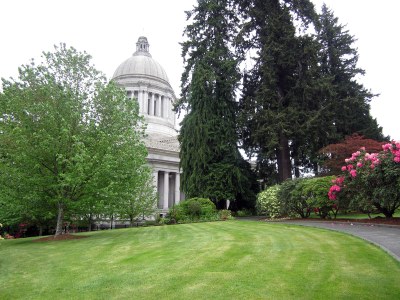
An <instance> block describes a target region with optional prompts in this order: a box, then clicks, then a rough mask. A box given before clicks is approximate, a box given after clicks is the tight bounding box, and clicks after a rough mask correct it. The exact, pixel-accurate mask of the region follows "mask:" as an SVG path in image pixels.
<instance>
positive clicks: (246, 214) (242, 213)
mask: <svg viewBox="0 0 400 300" xmlns="http://www.w3.org/2000/svg"><path fill="white" fill-rule="evenodd" d="M252 215H253V212H252V211H251V210H250V209H241V210H238V211H237V212H236V216H238V217H249V216H252Z"/></svg>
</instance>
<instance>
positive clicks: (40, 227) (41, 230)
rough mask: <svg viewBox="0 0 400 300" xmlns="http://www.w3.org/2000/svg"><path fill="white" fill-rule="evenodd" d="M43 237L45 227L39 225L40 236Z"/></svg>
mask: <svg viewBox="0 0 400 300" xmlns="http://www.w3.org/2000/svg"><path fill="white" fill-rule="evenodd" d="M42 235H43V226H42V225H39V236H42Z"/></svg>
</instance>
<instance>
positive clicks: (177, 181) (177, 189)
mask: <svg viewBox="0 0 400 300" xmlns="http://www.w3.org/2000/svg"><path fill="white" fill-rule="evenodd" d="M180 189H181V174H179V173H175V204H178V203H179V202H180V201H181V190H180Z"/></svg>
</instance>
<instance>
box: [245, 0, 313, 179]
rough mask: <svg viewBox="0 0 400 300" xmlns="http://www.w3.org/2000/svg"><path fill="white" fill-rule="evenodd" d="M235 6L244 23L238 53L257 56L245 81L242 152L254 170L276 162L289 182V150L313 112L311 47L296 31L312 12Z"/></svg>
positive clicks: (257, 3)
mask: <svg viewBox="0 0 400 300" xmlns="http://www.w3.org/2000/svg"><path fill="white" fill-rule="evenodd" d="M238 2H239V3H241V5H242V11H243V14H244V16H243V19H244V20H248V21H247V22H245V23H244V26H243V29H242V33H243V36H244V37H245V38H244V40H245V42H244V43H242V50H244V51H246V50H249V49H254V50H256V51H257V54H256V57H255V58H254V63H255V64H254V67H253V68H252V69H251V70H250V71H248V72H247V73H246V74H245V75H244V79H243V94H242V98H241V101H240V104H241V112H242V114H241V125H242V126H243V129H242V139H243V147H244V149H245V150H246V152H247V153H248V154H249V155H251V154H253V153H254V154H256V156H257V158H258V166H261V167H262V166H265V165H270V164H271V163H273V162H274V161H276V163H277V170H278V175H279V177H278V178H279V181H283V180H285V179H287V178H290V177H291V171H292V165H291V158H292V157H291V147H295V150H299V149H300V148H299V146H296V145H298V144H299V143H296V142H295V140H296V139H297V140H298V142H300V141H301V139H302V137H304V136H305V135H306V132H305V131H304V126H303V125H304V123H305V120H307V118H308V116H309V115H310V113H309V111H310V110H312V109H314V108H313V104H312V101H313V95H314V91H313V88H312V87H311V88H310V86H311V82H312V81H311V80H312V78H313V75H312V70H313V68H312V67H311V65H310V64H312V63H314V64H315V54H314V53H316V52H315V50H312V49H314V48H315V43H314V42H313V41H312V39H311V38H310V37H309V36H307V35H304V34H303V35H299V34H298V32H297V29H301V28H303V29H304V28H306V27H307V24H308V23H309V22H311V21H313V19H314V17H315V13H314V8H313V5H312V3H311V2H310V1H295V0H293V1H289V0H287V1H279V0H268V1H265V0H263V1H261V0H248V1H238ZM294 18H295V19H297V20H299V24H300V25H299V27H297V26H295V25H294ZM246 37H247V39H246ZM292 150H293V149H292ZM292 153H295V154H296V152H293V151H292ZM298 153H299V151H297V154H296V157H297V158H299V157H300V155H298Z"/></svg>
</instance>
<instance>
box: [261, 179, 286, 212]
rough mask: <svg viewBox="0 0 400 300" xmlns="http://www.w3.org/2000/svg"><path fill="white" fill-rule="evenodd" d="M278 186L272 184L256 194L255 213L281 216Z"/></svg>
mask: <svg viewBox="0 0 400 300" xmlns="http://www.w3.org/2000/svg"><path fill="white" fill-rule="evenodd" d="M279 188H280V186H279V185H274V186H271V187H269V188H267V189H266V190H265V191H262V192H261V193H259V194H258V195H257V202H256V209H257V214H259V215H265V216H267V217H269V218H279V217H281V216H282V214H281V204H280V202H279V199H278V197H277V194H278V191H279Z"/></svg>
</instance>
